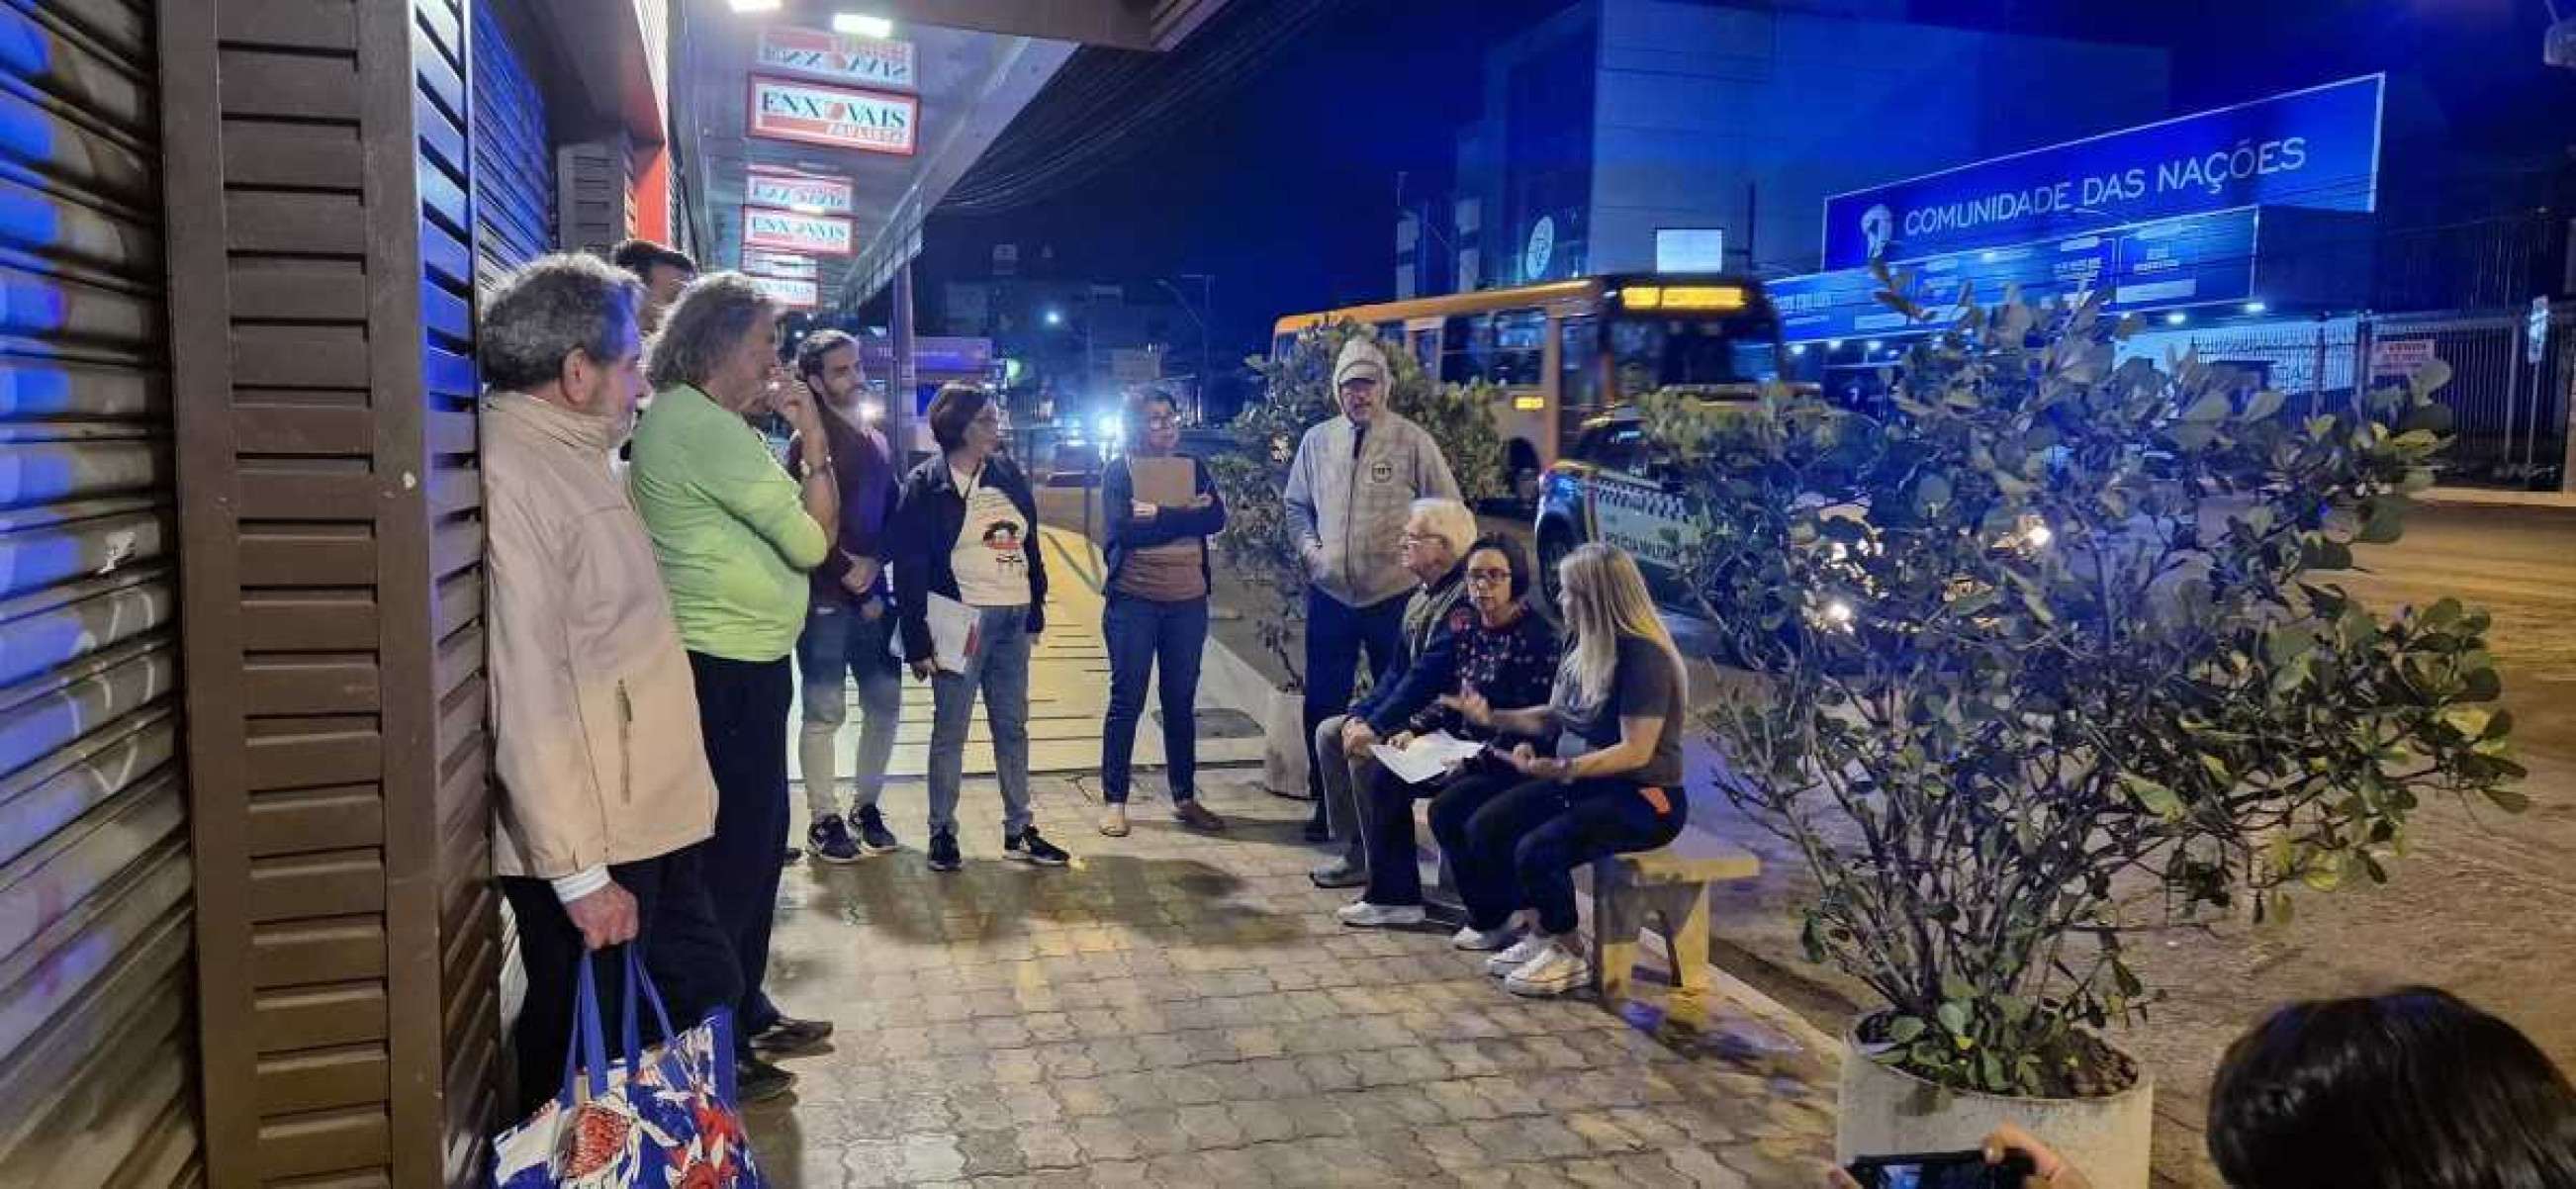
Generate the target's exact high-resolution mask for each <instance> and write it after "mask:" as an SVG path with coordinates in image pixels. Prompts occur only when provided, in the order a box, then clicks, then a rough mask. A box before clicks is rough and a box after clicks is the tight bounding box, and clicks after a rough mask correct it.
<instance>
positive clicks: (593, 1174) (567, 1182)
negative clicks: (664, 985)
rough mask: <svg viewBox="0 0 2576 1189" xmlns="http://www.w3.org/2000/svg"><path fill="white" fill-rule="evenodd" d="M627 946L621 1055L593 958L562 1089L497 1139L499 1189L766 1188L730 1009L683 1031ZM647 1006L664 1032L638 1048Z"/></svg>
mask: <svg viewBox="0 0 2576 1189" xmlns="http://www.w3.org/2000/svg"><path fill="white" fill-rule="evenodd" d="M625 950H626V995H625V997H624V998H625V1002H624V1003H623V1004H622V1005H621V1007H622V1010H621V1012H620V1020H619V1022H620V1024H621V1025H622V1027H621V1029H620V1032H621V1035H620V1039H621V1040H623V1041H624V1048H623V1049H622V1050H621V1051H620V1053H619V1056H620V1058H621V1060H618V1061H616V1062H614V1063H612V1062H611V1061H610V1060H609V1056H608V1040H607V1036H606V1035H605V1030H604V1029H603V1028H602V1027H601V1026H600V1013H599V995H598V989H597V986H596V980H594V979H593V977H592V975H591V968H590V959H589V958H588V957H586V956H585V957H584V958H583V959H582V960H581V962H580V966H581V977H580V985H579V986H578V987H577V988H576V989H575V990H574V992H573V993H574V994H575V995H576V996H578V997H579V1000H580V1002H579V1003H578V1004H577V1005H576V1006H575V1007H574V1009H573V1039H572V1043H571V1044H570V1045H568V1046H566V1047H565V1053H564V1079H563V1090H562V1092H561V1093H559V1094H557V1095H556V1096H555V1098H554V1100H553V1101H551V1102H548V1103H546V1104H545V1105H544V1106H541V1107H539V1108H537V1112H536V1113H535V1114H533V1115H530V1116H529V1117H528V1118H527V1119H526V1120H525V1121H523V1122H521V1123H520V1124H519V1125H518V1126H516V1127H513V1128H511V1129H510V1130H508V1131H504V1132H502V1133H501V1135H500V1136H499V1137H498V1138H496V1139H495V1140H494V1141H493V1143H492V1182H493V1184H495V1185H497V1186H499V1187H500V1189H646V1187H648V1186H649V1187H650V1189H762V1187H763V1186H765V1185H766V1184H767V1182H766V1181H764V1180H763V1179H762V1178H761V1175H760V1166H759V1165H758V1164H757V1163H755V1162H754V1161H753V1160H752V1156H751V1143H750V1140H749V1139H748V1138H747V1137H745V1135H744V1134H743V1129H742V1116H741V1113H740V1111H739V1110H737V1109H736V1099H735V1097H734V1080H733V1077H734V1069H733V1060H734V1057H733V1054H734V1049H733V1013H732V1012H731V1011H730V1010H728V1009H725V1008H717V1009H716V1010H714V1011H712V1012H709V1013H707V1018H706V1019H705V1020H703V1021H701V1022H700V1023H699V1024H698V1025H697V1026H696V1027H694V1028H691V1029H689V1030H688V1031H686V1032H676V1033H675V1032H673V1031H672V1030H671V1016H670V1013H669V1012H668V1011H666V1010H665V1009H664V1008H663V1006H662V995H661V992H659V991H657V990H655V989H654V987H653V980H652V977H651V976H649V975H647V974H645V973H644V963H643V962H642V960H641V959H640V958H639V957H638V956H637V953H636V947H635V946H633V945H629V946H626V947H625ZM639 998H640V999H641V1000H642V1001H644V1002H646V1003H649V1004H651V1005H652V1008H653V1016H654V1018H655V1019H656V1020H658V1021H659V1022H660V1023H661V1025H662V1035H663V1037H664V1038H665V1039H664V1040H663V1041H662V1043H661V1044H658V1045H655V1046H653V1047H652V1048H650V1049H646V1048H643V1047H642V1046H641V1045H639V1044H637V1043H636V1042H637V1039H638V1032H637V1027H636V1003H637V1000H638V999H639Z"/></svg>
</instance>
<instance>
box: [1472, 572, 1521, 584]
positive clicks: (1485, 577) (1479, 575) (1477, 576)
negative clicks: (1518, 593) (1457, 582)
mask: <svg viewBox="0 0 2576 1189" xmlns="http://www.w3.org/2000/svg"><path fill="white" fill-rule="evenodd" d="M1511 580H1512V572H1511V571H1510V570H1469V571H1467V585H1469V586H1507V585H1510V583H1511Z"/></svg>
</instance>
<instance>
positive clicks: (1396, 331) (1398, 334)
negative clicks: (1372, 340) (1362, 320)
mask: <svg viewBox="0 0 2576 1189" xmlns="http://www.w3.org/2000/svg"><path fill="white" fill-rule="evenodd" d="M1370 329H1372V330H1374V331H1376V332H1377V345H1379V346H1381V347H1393V346H1395V345H1396V344H1397V343H1400V342H1403V341H1404V323H1401V322H1380V323H1378V324H1377V325H1376V326H1373V327H1371V328H1370Z"/></svg>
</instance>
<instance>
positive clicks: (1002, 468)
mask: <svg viewBox="0 0 2576 1189" xmlns="http://www.w3.org/2000/svg"><path fill="white" fill-rule="evenodd" d="M983 482H984V483H986V484H989V485H991V486H992V487H993V489H994V490H996V491H999V492H1001V493H1002V494H1003V495H1005V496H1008V497H1010V501H1011V506H1013V507H1015V508H1018V509H1019V510H1020V515H1022V516H1026V517H1028V518H1029V540H1028V546H1027V553H1028V559H1029V634H1030V635H1032V636H1034V635H1036V634H1038V633H1039V632H1041V631H1044V630H1045V629H1046V596H1047V574H1046V550H1045V549H1043V548H1041V547H1040V546H1041V545H1042V542H1041V541H1040V540H1039V534H1038V528H1037V524H1038V502H1037V497H1036V496H1035V495H1032V494H1031V493H1030V491H1029V481H1028V477H1027V476H1025V475H1022V474H1021V473H1020V468H1019V467H1018V466H1017V465H1016V464H1014V463H1013V462H1011V460H1010V459H1008V458H1005V457H1003V456H1001V455H999V454H996V455H994V456H993V457H991V458H988V459H986V460H984V478H983ZM965 527H966V497H965V496H964V495H962V494H960V493H959V492H958V490H957V481H956V480H955V479H954V478H952V477H951V476H950V475H949V473H948V456H947V455H944V454H933V455H931V456H930V457H928V458H926V459H923V460H922V462H921V465H920V466H917V467H914V468H912V473H911V474H909V475H906V476H904V479H903V495H902V496H901V498H899V499H898V500H897V501H896V502H895V510H894V524H893V525H892V526H891V527H890V528H888V529H887V530H886V559H887V560H888V561H889V562H891V563H893V565H894V610H895V616H896V622H897V624H898V625H900V627H901V628H902V630H903V658H904V659H905V660H906V661H919V660H927V659H929V657H930V655H931V646H930V596H931V595H932V594H933V593H937V594H939V595H942V596H944V597H947V598H952V599H953V598H956V597H957V572H956V571H955V570H953V569H950V568H949V565H948V553H949V551H950V550H951V549H954V548H956V545H957V533H958V531H959V530H961V529H963V528H965Z"/></svg>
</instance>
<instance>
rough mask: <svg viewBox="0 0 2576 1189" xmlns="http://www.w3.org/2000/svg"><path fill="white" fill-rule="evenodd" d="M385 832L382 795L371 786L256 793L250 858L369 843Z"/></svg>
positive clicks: (251, 813) (370, 844)
mask: <svg viewBox="0 0 2576 1189" xmlns="http://www.w3.org/2000/svg"><path fill="white" fill-rule="evenodd" d="M384 833H385V807H384V798H383V797H382V796H381V795H380V794H378V793H377V791H376V787H375V786H374V785H371V784H352V785H342V786H339V787H336V788H320V789H304V790H301V791H297V792H291V793H260V794H257V795H255V796H253V797H252V798H251V801H250V853H251V854H252V855H253V856H267V855H291V854H304V853H309V852H312V851H324V850H345V849H349V848H352V847H362V846H373V845H375V844H376V843H377V841H378V840H380V839H382V838H383V837H384Z"/></svg>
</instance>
